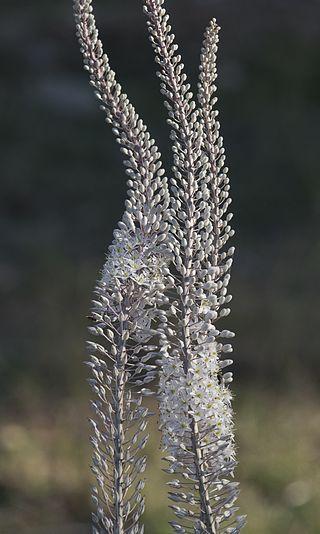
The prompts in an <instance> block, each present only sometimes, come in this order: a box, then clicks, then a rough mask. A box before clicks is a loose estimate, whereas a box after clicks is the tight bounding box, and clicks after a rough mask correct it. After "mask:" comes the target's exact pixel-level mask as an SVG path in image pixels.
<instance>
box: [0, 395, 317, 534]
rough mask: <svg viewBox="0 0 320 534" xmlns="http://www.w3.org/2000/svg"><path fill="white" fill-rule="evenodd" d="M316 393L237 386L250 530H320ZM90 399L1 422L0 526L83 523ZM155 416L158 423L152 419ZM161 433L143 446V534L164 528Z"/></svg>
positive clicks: (61, 527) (35, 529) (64, 529)
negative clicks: (145, 465) (145, 466)
mask: <svg viewBox="0 0 320 534" xmlns="http://www.w3.org/2000/svg"><path fill="white" fill-rule="evenodd" d="M319 400H320V399H319V397H317V395H316V394H315V393H313V392H312V391H310V390H308V389H307V388H303V387H300V388H296V390H294V391H291V392H290V393H289V394H287V395H285V396H284V395H281V394H279V393H271V392H270V391H269V392H268V391H255V390H252V391H241V392H239V393H238V396H237V398H236V401H235V407H236V413H237V416H236V418H237V428H238V438H237V439H238V443H239V460H240V465H239V468H238V473H237V477H238V478H239V479H240V480H241V484H242V491H241V498H240V505H241V510H242V512H244V513H246V514H248V517H249V520H248V525H247V527H246V529H245V532H246V534H257V533H259V534H267V533H268V534H269V533H271V532H272V534H283V533H284V532H285V533H288V534H301V533H302V532H303V533H305V534H317V533H319V529H320V509H319V498H320V462H319V459H320V458H319V457H320V448H319V445H320V413H319ZM86 413H87V408H86V402H85V401H83V400H79V402H78V404H76V402H74V401H71V400H69V401H65V402H63V403H62V404H60V405H55V406H51V408H50V409H49V410H48V412H46V410H44V411H39V413H38V415H35V414H33V417H32V419H30V418H29V417H26V418H19V417H17V415H16V414H15V416H14V417H13V418H12V419H10V418H7V420H6V421H4V423H3V426H2V428H1V431H0V473H1V475H0V499H1V509H0V531H1V532H2V533H3V534H13V533H15V532H17V531H19V532H26V533H30V534H31V533H34V534H37V533H38V534H42V533H46V534H50V533H52V534H55V533H58V532H59V533H60V532H61V533H65V534H69V533H70V534H73V533H77V534H82V532H83V533H85V532H89V525H88V518H89V513H90V511H89V510H90V505H89V498H88V488H89V484H90V476H89V468H88V464H89V456H90V449H89V447H88V445H87V439H86V435H87V426H86V420H85V419H86V417H85V416H86ZM154 425H156V422H154ZM158 438H159V435H158V432H156V429H155V428H154V432H152V437H151V440H150V443H149V446H148V451H147V453H148V456H149V457H150V464H149V468H148V473H147V476H148V478H149V484H148V486H147V513H146V515H145V523H146V533H147V534H148V533H149V534H166V533H169V532H170V530H169V529H168V526H167V522H168V519H169V515H170V514H169V512H168V509H167V500H166V489H165V484H164V482H165V475H164V474H163V473H162V471H161V453H160V451H159V441H158Z"/></svg>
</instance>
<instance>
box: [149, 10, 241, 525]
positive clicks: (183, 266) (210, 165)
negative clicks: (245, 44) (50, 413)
mask: <svg viewBox="0 0 320 534" xmlns="http://www.w3.org/2000/svg"><path fill="white" fill-rule="evenodd" d="M163 4H164V0H144V11H145V14H146V16H147V24H148V29H149V33H150V40H151V43H152V46H153V48H154V50H155V55H156V62H157V64H158V65H159V71H158V72H157V75H158V77H159V78H160V81H161V92H162V94H163V95H164V97H165V100H166V101H165V105H166V108H167V110H168V114H169V119H168V123H169V125H170V127H171V140H172V141H173V153H174V166H173V168H172V174H173V176H172V178H171V192H172V201H171V213H170V236H169V247H170V249H171V251H172V254H173V259H172V274H173V275H174V278H175V288H176V297H177V298H174V300H172V301H171V308H170V313H171V316H170V315H169V316H168V317H167V321H165V322H164V323H163V324H162V328H163V336H162V338H161V342H162V366H161V370H160V412H161V426H162V431H163V445H164V447H165V449H166V450H167V451H169V453H170V455H169V456H168V457H167V461H168V463H169V467H168V469H167V471H168V472H169V473H171V474H174V475H176V478H175V479H174V480H173V481H172V482H171V484H170V485H171V487H172V490H171V491H170V493H169V497H170V498H171V500H173V501H174V502H175V504H174V505H172V508H173V510H174V511H175V513H176V515H177V517H178V518H179V522H176V521H173V522H172V523H171V524H172V526H173V528H174V530H175V531H176V532H187V531H189V529H190V528H191V530H192V531H194V532H197V533H216V532H238V531H239V530H240V529H241V527H242V526H243V524H244V517H236V516H235V512H236V511H237V508H236V507H235V506H234V503H235V501H236V498H237V496H238V484H237V483H236V482H233V480H232V478H233V473H234V468H235V448H234V437H233V423H232V421H233V417H232V407H231V393H230V390H229V387H228V383H229V382H230V381H231V380H232V374H231V373H230V372H227V373H225V372H224V369H225V368H226V367H227V366H229V365H230V364H231V363H232V361H231V360H230V359H225V355H227V354H228V353H230V352H232V347H231V345H230V344H229V343H224V342H223V339H226V338H227V339H229V338H232V337H233V336H234V334H233V333H232V332H230V331H228V330H221V329H220V326H219V325H220V322H221V319H223V318H224V317H226V316H227V315H229V313H230V309H229V308H228V307H227V306H228V304H229V302H230V301H231V296H230V295H228V291H227V288H228V284H229V280H230V274H229V272H230V268H231V265H232V256H233V253H234V249H233V247H231V248H229V249H228V248H226V245H227V243H228V241H229V238H230V237H232V236H233V234H234V231H233V230H232V229H231V226H230V224H229V222H230V220H231V218H232V214H231V213H229V212H228V209H229V205H230V198H229V189H230V186H229V179H228V177H227V173H228V169H227V168H226V167H225V156H224V149H223V140H222V138H221V136H220V134H219V123H218V121H217V119H216V117H217V111H215V108H214V106H215V102H216V98H215V90H216V87H215V85H214V82H215V79H216V51H217V43H218V30H219V28H218V26H217V24H216V22H215V20H214V21H212V23H211V24H210V26H209V27H208V29H207V31H206V34H205V39H204V44H203V48H202V53H201V66H200V80H199V96H198V101H199V105H198V106H197V105H196V103H195V101H194V100H193V95H192V92H191V91H190V84H189V83H187V77H186V74H185V73H184V65H183V63H182V61H181V56H180V55H179V54H178V53H177V50H178V45H177V44H176V43H175V36H174V34H173V33H172V32H171V26H170V23H169V16H168V14H167V13H166V10H165V8H164V7H163ZM189 520H191V522H192V526H191V527H189Z"/></svg>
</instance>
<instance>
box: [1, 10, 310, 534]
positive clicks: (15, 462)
mask: <svg viewBox="0 0 320 534" xmlns="http://www.w3.org/2000/svg"><path fill="white" fill-rule="evenodd" d="M71 4H72V2H71V0H70V1H68V2H66V1H65V0H56V1H55V2H51V1H49V0H42V2H41V3H40V2H37V1H36V0H29V1H28V2H27V3H26V4H25V5H23V6H22V5H21V2H18V1H17V0H10V1H9V0H4V2H3V4H2V15H1V19H0V62H1V65H2V67H1V71H0V78H1V83H0V111H1V121H0V151H1V169H2V170H1V173H2V176H1V195H0V223H1V229H2V231H1V247H0V293H1V295H0V297H1V299H0V300H1V305H2V308H3V313H2V320H1V323H0V329H1V332H0V334H1V335H0V340H1V341H0V401H1V404H0V413H1V420H2V424H1V428H0V532H1V533H4V534H13V533H15V532H23V533H24V532H25V533H27V534H28V533H30V534H37V533H38V534H42V533H45V534H56V533H58V532H59V533H62V534H64V533H65V534H68V533H70V534H75V533H77V534H82V532H83V533H84V532H88V529H89V527H88V518H89V513H90V512H89V510H90V508H89V507H90V504H89V499H88V477H89V469H88V464H89V456H90V453H89V448H88V445H87V426H86V416H87V400H88V390H87V387H86V383H85V378H86V370H85V368H84V367H83V366H82V364H81V362H82V360H83V359H84V350H83V347H84V340H85V337H86V319H85V316H86V315H87V310H88V308H89V302H90V295H91V291H92V287H93V284H94V280H95V278H96V276H97V273H98V270H99V269H100V268H101V265H102V263H103V258H104V253H105V250H106V247H107V244H108V243H109V242H110V239H111V237H112V230H113V228H114V226H115V224H116V222H117V220H118V219H119V217H120V215H121V213H122V209H123V202H124V198H125V177H124V173H123V170H122V167H121V157H120V155H119V154H118V151H117V147H116V145H115V144H114V142H113V139H112V134H111V133H110V132H109V130H108V128H106V127H105V125H104V123H103V117H102V116H101V114H100V113H99V111H98V109H97V108H98V106H97V105H96V102H95V101H94V98H93V97H92V94H91V90H90V88H89V86H88V83H87V78H86V75H85V74H84V73H83V72H82V69H81V58H80V54H79V51H78V46H77V43H76V40H75V37H74V26H73V19H72V9H71ZM170 9H171V3H170ZM172 13H173V17H174V23H175V27H176V33H177V37H178V39H179V41H180V42H181V44H182V49H183V55H184V57H185V63H186V65H187V71H188V73H189V74H190V76H191V80H192V83H193V85H194V87H195V84H196V75H197V62H198V56H199V50H200V43H201V34H202V32H203V29H204V27H205V25H206V24H207V22H208V20H209V18H210V17H211V16H212V15H214V16H216V18H217V19H218V21H219V24H220V25H221V26H222V28H223V31H222V33H221V49H220V54H219V71H220V78H219V108H220V110H221V123H222V130H223V133H224V135H225V139H226V149H227V154H228V162H229V166H230V168H231V173H230V174H231V178H232V186H233V197H234V212H235V224H236V230H237V240H236V245H237V249H238V252H237V256H236V262H235V268H234V272H233V281H232V291H233V294H234V304H233V314H232V317H231V318H230V320H229V319H228V321H229V323H228V324H229V326H230V328H233V329H234V330H235V331H236V332H237V339H236V342H235V360H236V363H235V374H236V387H237V388H238V390H237V395H236V412H237V429H238V442H239V459H240V465H239V470H238V475H239V478H240V479H241V482H242V495H241V506H242V509H243V511H244V512H246V513H247V514H248V515H249V522H248V526H247V528H246V532H247V533H248V534H264V533H268V534H269V533H272V534H277V533H279V534H280V533H281V534H283V533H289V534H301V533H306V534H316V533H318V532H320V515H319V514H320V513H319V487H320V486H319V482H320V480H319V465H320V464H319V450H320V447H319V444H320V436H319V428H320V420H319V400H320V399H319V397H320V394H319V376H320V365H319V358H318V355H319V348H320V342H319V336H318V335H317V333H318V332H317V330H318V324H319V311H318V301H319V297H320V295H319V293H320V285H319V281H318V278H319V275H318V272H319V264H320V240H319V236H318V233H319V232H318V231H317V230H318V228H319V214H320V210H319V206H320V181H319V168H320V165H319V158H318V152H319V149H318V140H319V134H318V129H319V126H318V125H319V117H320V74H319V73H320V69H319V65H320V48H319V35H320V32H319V15H320V6H319V2H318V0H308V1H307V2H301V1H300V0H281V1H279V0H269V1H268V2H265V0H242V1H241V2H239V0H223V1H222V0H212V1H210V0H208V1H206V0H176V1H175V2H172ZM97 16H98V19H99V23H100V26H101V28H102V37H103V39H104V41H105V43H106V47H107V49H108V51H110V57H111V61H112V64H113V66H114V67H115V68H116V69H117V71H118V73H119V77H120V79H121V81H122V82H123V85H124V86H125V88H126V90H127V91H128V94H129V95H130V97H131V98H132V100H133V102H134V104H135V105H136V107H137V109H138V110H139V112H141V115H142V116H143V117H144V118H146V120H147V123H148V124H149V125H150V130H151V132H152V134H153V135H154V136H155V137H156V138H157V140H158V141H159V145H160V148H161V150H162V152H163V156H164V161H165V163H166V165H167V168H168V169H169V168H170V161H171V159H170V158H171V154H170V151H169V150H168V141H167V134H168V131H167V127H166V125H165V111H164V109H163V106H162V101H161V97H160V96H159V88H158V80H157V79H156V77H155V76H154V70H155V68H154V64H153V57H152V52H151V50H150V47H149V44H148V41H147V38H146V33H145V21H144V18H143V16H142V14H141V5H140V1H139V0H137V1H133V0H109V1H108V2H107V3H104V2H102V0H101V1H99V0H97ZM156 436H157V434H155V435H154V438H153V441H152V443H151V444H150V447H149V454H150V456H151V458H152V462H151V464H150V478H151V480H150V485H149V493H148V501H149V506H148V512H147V515H146V521H147V528H146V534H165V533H166V532H167V527H166V524H167V520H168V515H167V508H166V496H165V488H164V487H163V485H162V484H161V481H160V478H159V477H162V475H161V473H160V471H159V470H158V469H157V466H159V465H160V454H159V452H158V450H159V444H158V441H157V438H156Z"/></svg>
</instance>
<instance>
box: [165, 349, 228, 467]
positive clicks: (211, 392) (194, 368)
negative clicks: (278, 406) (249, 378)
mask: <svg viewBox="0 0 320 534" xmlns="http://www.w3.org/2000/svg"><path fill="white" fill-rule="evenodd" d="M220 376H221V364H220V360H219V358H218V353H217V350H216V344H215V343H209V344H208V345H207V346H204V347H203V348H202V349H201V350H200V351H199V353H198V354H197V356H194V357H193V359H192V360H191V364H190V368H189V370H188V372H187V373H185V371H184V369H183V364H182V361H181V358H180V356H179V355H178V354H176V355H175V356H174V355H172V356H170V355H169V354H168V353H166V354H165V355H163V357H162V369H161V375H160V385H159V397H160V412H161V428H162V429H163V430H164V432H163V447H164V449H165V450H167V451H168V452H169V453H170V454H171V455H172V456H175V455H176V454H177V452H178V451H179V449H180V446H181V443H187V442H188V440H189V438H190V419H191V417H193V418H194V420H195V421H196V422H197V423H198V425H199V431H200V432H202V433H203V443H204V444H207V445H210V443H212V441H213V440H217V446H219V445H220V444H221V443H219V439H224V438H225V437H226V436H231V435H232V432H233V413H232V408H231V400H232V396H231V392H230V389H229V388H228V387H227V386H226V385H225V384H224V382H223V380H222V378H219V377H220ZM208 429H209V430H208ZM224 456H225V458H227V459H228V460H232V459H234V456H235V449H234V444H233V440H232V439H231V440H228V444H227V447H226V448H225V449H224ZM222 461H223V458H222Z"/></svg>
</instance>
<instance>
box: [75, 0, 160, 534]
mask: <svg viewBox="0 0 320 534" xmlns="http://www.w3.org/2000/svg"><path fill="white" fill-rule="evenodd" d="M91 4H92V2H91V0H75V2H74V12H75V18H76V24H77V34H78V37H79V41H80V46H81V51H82V54H83V57H84V67H85V69H86V70H87V71H88V72H89V75H90V82H91V85H92V86H93V87H94V89H95V91H96V96H97V98H98V99H99V101H100V102H101V109H102V110H103V111H104V112H105V114H106V121H107V123H109V124H111V126H112V128H113V132H114V134H115V136H116V138H117V142H118V143H119V145H120V147H121V151H122V153H123V154H124V156H125V158H126V159H125V161H124V164H125V166H126V169H127V171H126V172H127V174H128V176H129V181H128V187H129V191H128V196H129V198H128V200H127V201H126V210H125V213H124V215H123V218H122V220H121V222H120V223H119V227H118V229H117V230H116V231H115V232H114V241H113V243H112V245H111V246H110V248H109V251H108V254H107V259H106V263H105V265H104V268H103V271H102V273H101V277H100V279H99V280H98V283H97V287H96V290H95V293H96V299H95V300H94V301H93V308H92V316H91V319H92V321H93V324H92V326H91V327H90V332H91V334H92V335H93V336H96V337H97V338H98V340H99V342H93V341H90V342H88V349H89V354H90V359H89V361H88V365H89V366H90V368H91V373H92V378H91V379H90V380H89V382H90V385H91V387H92V390H93V392H94V395H95V400H94V401H93V402H92V407H93V410H94V413H95V418H94V419H92V420H91V424H92V429H93V434H92V438H91V442H92V445H93V448H94V455H93V466H92V469H93V473H94V475H95V477H96V480H97V485H96V486H95V487H94V488H93V491H92V497H93V500H94V502H95V504H96V512H95V513H94V514H93V523H94V532H96V533H102V532H107V533H110V534H111V533H112V534H122V533H124V532H126V533H130V534H138V533H139V534H140V533H142V532H143V530H144V529H143V525H142V524H141V515H142V513H143V510H144V498H143V496H142V489H143V487H144V481H143V479H142V478H141V476H142V473H143V472H144V470H145V466H146V458H145V456H143V454H142V452H141V451H142V450H143V449H144V447H145V445H146V443H147V439H148V436H147V435H146V433H145V430H146V426H147V418H148V417H149V412H148V410H147V408H145V407H144V406H143V404H142V397H143V396H144V395H148V394H149V393H151V392H150V391H149V389H148V388H147V387H145V386H146V385H147V384H148V383H149V382H151V381H152V380H153V378H154V374H155V368H156V367H155V365H154V363H153V361H152V359H153V357H154V351H156V350H157V346H156V345H153V344H151V341H150V340H151V339H152V337H153V335H154V333H155V331H154V330H153V329H152V326H153V324H152V323H153V320H154V319H155V318H156V315H157V313H158V312H157V310H158V308H160V307H161V306H162V305H163V303H164V302H165V301H166V298H167V297H165V296H164V294H163V290H164V277H165V275H166V274H167V263H168V259H167V255H166V252H165V251H166V248H167V247H166V245H165V242H166V240H167V226H168V224H167V222H166V216H165V213H166V211H167V208H168V203H169V194H168V190H167V179H166V178H165V177H164V171H163V169H162V164H161V161H160V153H159V150H158V148H157V147H156V145H155V142H154V141H153V139H152V138H151V137H150V135H149V133H148V132H147V129H146V126H145V125H144V123H143V122H142V120H141V119H140V118H139V116H138V115H137V113H136V111H135V109H134V107H133V106H132V105H131V104H130V102H129V100H128V97H127V96H126V95H125V94H124V93H123V92H122V89H121V86H120V84H119V83H118V82H117V81H116V78H115V73H114V72H113V71H112V69H111V68H110V65H109V59H108V57H107V55H106V54H104V52H103V48H102V43H101V41H100V40H99V37H98V30H97V28H96V23H95V19H94V16H93V13H92V5H91ZM129 386H130V387H129Z"/></svg>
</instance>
